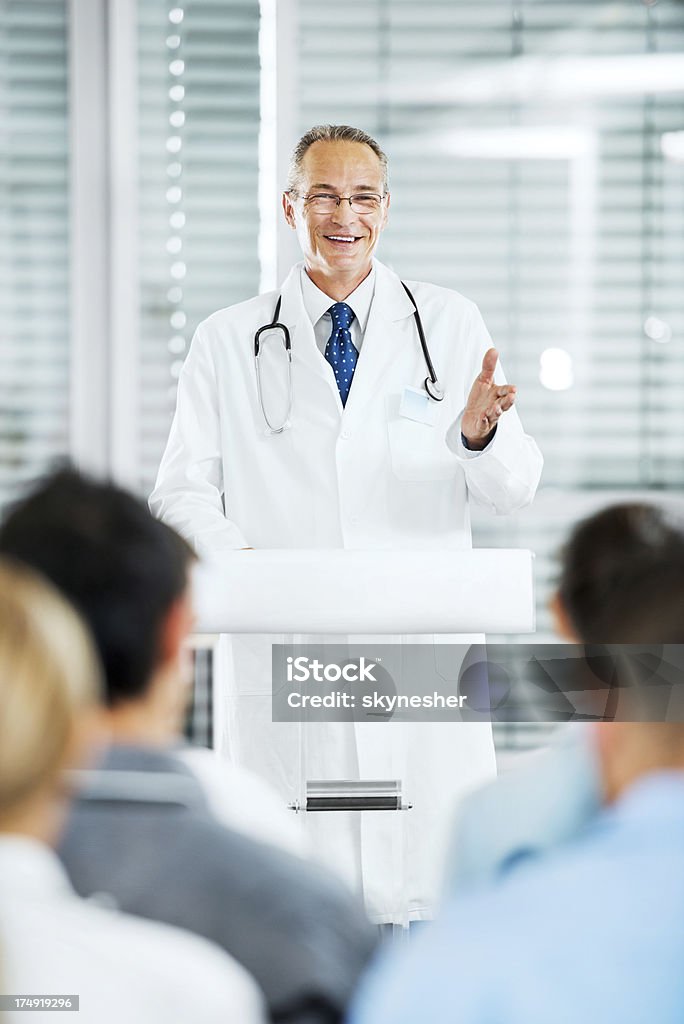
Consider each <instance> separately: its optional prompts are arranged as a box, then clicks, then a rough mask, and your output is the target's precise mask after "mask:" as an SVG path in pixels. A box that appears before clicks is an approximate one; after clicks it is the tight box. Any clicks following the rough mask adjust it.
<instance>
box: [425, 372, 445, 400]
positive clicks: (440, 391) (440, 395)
mask: <svg viewBox="0 0 684 1024" xmlns="http://www.w3.org/2000/svg"><path fill="white" fill-rule="evenodd" d="M425 390H426V391H427V393H428V395H429V396H430V398H432V399H434V401H435V402H441V401H443V399H444V388H443V387H442V385H441V384H440V383H439V381H438V380H430V378H429V377H426V378H425Z"/></svg>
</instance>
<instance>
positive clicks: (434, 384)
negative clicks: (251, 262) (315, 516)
mask: <svg viewBox="0 0 684 1024" xmlns="http://www.w3.org/2000/svg"><path fill="white" fill-rule="evenodd" d="M401 286H402V288H403V289H404V291H405V292H406V294H407V295H408V297H409V299H410V300H411V304H412V306H413V317H414V319H415V321H416V329H417V331H418V337H419V338H420V347H421V348H422V350H423V358H424V359H425V365H426V366H427V369H428V376H427V377H426V378H425V380H424V381H423V387H424V388H425V390H426V392H427V394H428V397H429V398H431V399H432V400H433V401H434V402H441V401H442V400H443V399H444V394H445V392H444V388H443V387H442V385H441V384H440V383H439V380H438V379H437V374H436V373H435V368H434V366H433V364H432V359H431V358H430V351H429V349H428V345H427V341H426V339H425V331H424V330H423V323H422V320H421V318H420V313H419V312H418V306H417V305H416V300H415V299H414V298H413V295H412V294H411V292H410V291H409V289H408V288H407V287H406V285H405V284H404V282H403V281H402V282H401ZM282 301H283V297H282V295H279V296H278V301H277V302H276V307H275V309H274V311H273V320H272V321H271V323H270V324H264V326H263V327H260V328H259V329H258V331H257V332H256V334H255V335H254V365H255V367H256V379H257V394H258V396H259V405H260V406H261V413H262V415H263V417H264V420H265V421H266V426H267V427H268V430H269V433H271V434H282V432H283V431H284V430H286V429H287V428H288V427H289V426H290V417H291V415H292V402H293V391H292V339H291V338H290V332H289V330H288V329H287V327H286V326H285V324H281V323H280V321H279V320H278V317H279V316H280V306H281V304H282ZM264 331H280V332H281V333H282V342H283V345H284V347H285V353H286V355H287V389H288V402H287V413H286V414H285V418H284V420H283V422H282V423H281V425H280V426H279V427H276V426H274V425H273V424H272V423H271V421H270V420H269V418H268V413H267V412H266V408H265V405H264V395H263V390H262V387H261V365H260V357H261V350H262V343H261V335H262V334H263V333H264Z"/></svg>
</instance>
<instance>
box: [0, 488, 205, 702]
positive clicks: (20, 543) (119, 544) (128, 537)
mask: <svg viewBox="0 0 684 1024" xmlns="http://www.w3.org/2000/svg"><path fill="white" fill-rule="evenodd" d="M0 553H3V554H5V555H8V556H10V557H12V558H14V559H16V560H18V561H20V562H23V563H24V564H26V565H29V566H31V567H32V568H33V569H36V570H37V571H38V572H40V573H42V575H43V576H45V577H46V578H47V579H49V580H51V581H52V583H53V584H54V585H55V586H56V587H57V589H58V590H60V591H61V592H62V593H63V594H64V595H65V596H66V597H67V598H68V599H69V600H70V601H71V602H72V604H73V605H74V606H75V607H76V608H77V609H78V610H79V611H80V612H81V614H82V616H83V618H84V619H85V621H86V623H87V625H88V626H89V627H90V629H91V631H92V634H93V637H94V639H95V643H96V646H97V648H98V651H99V655H100V658H101V660H102V664H103V667H104V674H105V684H106V686H105V691H106V692H105V700H106V703H107V704H108V705H110V706H113V705H115V704H117V703H120V702H122V701H125V700H131V699H135V698H136V697H139V696H141V695H142V694H144V693H145V691H146V689H147V686H148V684H149V682H150V679H151V676H152V673H153V670H154V668H155V666H156V665H157V662H158V659H159V642H160V630H161V627H162V624H163V622H164V618H165V616H166V615H167V614H168V612H169V610H170V609H171V607H172V605H173V603H174V602H175V601H176V600H178V599H179V598H180V597H181V596H182V595H183V594H184V592H185V590H186V588H187V584H188V572H189V568H190V564H191V562H192V560H193V558H194V553H193V551H192V549H191V547H190V546H189V544H187V543H186V542H185V540H183V539H182V538H181V537H180V536H179V535H178V534H177V533H176V532H175V531H174V530H172V529H171V528H170V527H169V526H167V525H166V524H165V523H162V522H160V521H159V520H157V519H154V517H153V516H152V515H151V513H150V512H149V510H148V508H147V506H146V505H145V504H143V502H142V501H139V500H138V499H137V498H134V497H133V495H132V494H129V493H128V492H127V491H125V490H122V489H121V488H120V487H117V486H116V485H115V484H113V483H111V482H110V481H98V480H95V479H93V478H92V477H87V476H85V475H83V474H81V473H79V472H77V471H76V470H73V469H71V468H66V469H61V470H59V471H57V472H56V473H53V474H51V475H50V476H48V477H46V478H45V479H43V480H41V481H39V482H38V483H37V484H35V485H34V486H33V487H32V489H31V490H30V492H29V493H28V494H27V495H26V496H25V497H24V498H22V499H21V500H19V501H18V502H17V503H16V504H15V505H13V506H12V508H11V509H10V511H9V514H8V515H7V517H6V518H5V521H4V523H3V524H2V526H0Z"/></svg>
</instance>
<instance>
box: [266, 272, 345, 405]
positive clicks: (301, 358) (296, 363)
mask: <svg viewBox="0 0 684 1024" xmlns="http://www.w3.org/2000/svg"><path fill="white" fill-rule="evenodd" d="M302 266H303V264H302V263H296V264H295V265H294V267H293V268H292V270H291V271H290V273H289V274H288V275H287V277H286V278H285V280H284V281H283V285H282V288H281V290H280V294H281V296H282V303H281V306H280V321H281V323H284V324H285V326H286V327H287V328H288V330H289V331H290V337H291V339H292V365H293V372H294V373H295V375H296V374H297V369H298V368H299V369H300V370H301V371H304V372H305V373H313V374H314V375H315V376H316V377H318V378H320V379H321V380H324V381H325V382H326V383H327V385H328V387H329V389H330V391H331V392H332V395H333V398H335V400H336V403H337V405H338V407H339V411H340V412H341V411H342V402H341V400H340V393H339V391H338V389H337V384H336V383H335V375H334V373H333V370H332V367H331V366H330V364H329V363H327V362H326V360H325V358H324V357H323V355H322V354H321V353H320V351H319V349H318V346H317V345H316V337H315V335H314V329H313V325H312V323H311V321H310V320H309V316H308V313H307V312H306V308H305V306H304V299H303V298H302V283H301V271H302ZM303 394H304V395H306V390H305V389H303ZM301 400H302V399H300V401H301Z"/></svg>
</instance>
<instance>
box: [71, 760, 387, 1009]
mask: <svg viewBox="0 0 684 1024" xmlns="http://www.w3.org/2000/svg"><path fill="white" fill-rule="evenodd" d="M101 768H102V772H101V773H100V775H99V783H98V781H97V780H96V782H95V784H94V785H93V786H92V787H91V788H90V789H89V790H88V789H86V790H84V791H83V792H82V794H81V795H80V797H79V799H78V800H77V802H76V804H75V807H74V809H73V812H72V814H71V817H70V819H69V821H68V823H67V828H66V831H65V833H64V835H63V839H62V843H61V846H60V849H59V850H58V852H59V855H60V857H61V858H62V861H63V862H64V865H65V867H66V869H67V872H68V873H69V876H70V877H71V881H72V883H73V885H74V887H75V888H76V890H77V891H78V892H79V893H81V894H82V895H84V896H89V895H92V894H93V893H107V894H109V895H110V896H111V897H113V899H114V900H115V902H116V904H117V906H118V907H119V908H120V909H121V910H124V911H127V912H128V913H132V914H137V915H140V916H141V917H147V918H151V919H153V920H155V921H164V922H167V923H168V924H173V925H177V926H179V927H181V928H186V929H188V930H189V931H192V932H196V933H197V934H198V935H203V936H205V937H206V938H208V939H211V940H212V941H214V942H216V943H218V945H220V946H222V947H223V949H225V950H226V951H227V952H228V953H230V954H231V955H232V956H233V957H234V958H235V959H236V960H238V961H239V962H240V963H241V964H243V966H244V967H245V968H246V969H247V970H248V971H249V972H250V973H251V974H252V975H253V976H254V978H255V979H256V981H257V983H258V984H259V985H260V986H261V988H262V990H263V992H264V995H265V998H266V1001H267V1003H268V1007H269V1011H270V1014H271V1018H272V1020H274V1021H283V1022H284V1021H287V1022H288V1024H290V1022H291V1024H323V1022H325V1024H328V1022H333V1021H339V1020H341V1019H342V1018H343V1016H344V1011H345V1008H346V1006H347V1003H348V1001H349V998H350V996H351V994H352V991H353V989H354V987H355V984H356V982H357V979H358V977H359V975H360V973H361V971H362V970H363V969H364V967H365V966H366V964H367V962H368V960H369V958H370V956H371V954H372V952H373V949H374V944H375V932H374V929H373V928H372V927H371V926H370V925H369V923H368V921H367V919H366V917H365V915H364V913H363V910H362V908H361V906H360V904H358V903H357V902H356V901H355V899H354V898H353V897H352V896H351V895H350V894H349V893H348V892H347V891H346V889H344V887H343V886H342V885H341V884H340V883H338V881H337V879H335V878H334V877H333V876H332V875H330V874H328V872H327V871H324V870H323V869H321V868H319V867H318V866H317V865H315V864H312V863H310V862H308V861H304V860H300V859H299V858H297V857H295V856H292V855H290V854H288V853H285V852H284V851H281V850H279V849H276V848H275V847H271V846H267V845H265V844H262V843H260V842H257V841H256V840H254V839H251V838H249V837H247V836H246V835H242V834H240V833H238V832H234V831H231V830H230V829H228V828H226V827H225V826H224V825H223V824H221V823H220V822H219V821H217V820H216V818H215V817H213V815H212V813H211V811H210V810H209V807H208V805H207V803H206V800H205V798H204V794H203V792H202V789H201V787H200V785H199V783H198V782H197V781H196V780H195V778H194V777H193V776H192V774H191V773H190V771H189V770H188V769H187V768H186V767H185V765H183V764H182V763H181V762H179V761H178V760H177V759H176V758H174V757H173V756H172V754H169V753H165V752H163V751H159V750H156V749H153V748H142V747H124V746H118V747H113V748H111V749H110V751H109V752H108V754H107V756H106V758H105V761H104V762H103V764H102V765H101ZM128 772H135V773H146V776H147V777H145V775H143V774H139V775H137V776H136V775H133V776H127V775H125V774H121V773H128ZM116 773H120V774H119V775H116ZM112 784H113V787H114V792H111V793H108V787H111V786H112ZM160 785H161V787H162V788H163V790H164V792H160V793H159V795H157V788H158V787H159V786H160ZM148 790H149V792H148ZM128 792H130V796H129V795H127V793H128ZM142 796H144V798H143V799H141V797H142Z"/></svg>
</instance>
